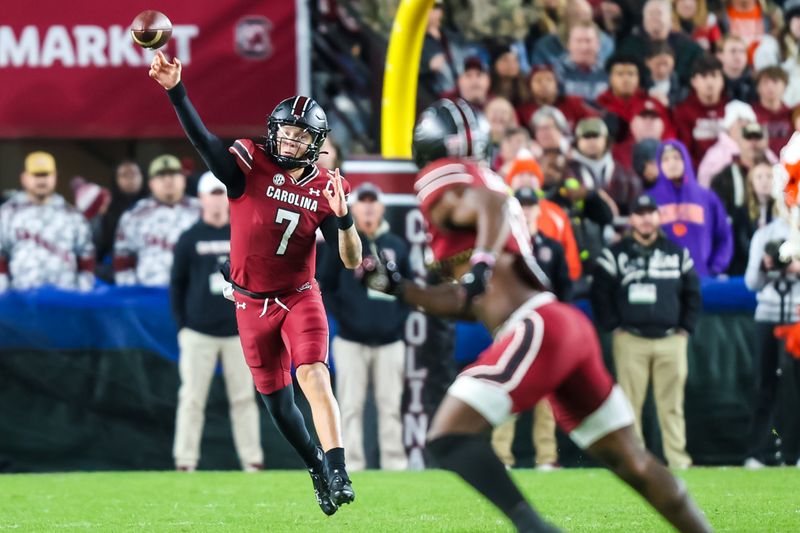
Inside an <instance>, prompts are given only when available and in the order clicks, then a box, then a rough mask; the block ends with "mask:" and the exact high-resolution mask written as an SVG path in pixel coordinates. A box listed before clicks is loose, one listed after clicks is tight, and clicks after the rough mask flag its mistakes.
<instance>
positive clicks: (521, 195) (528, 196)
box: [514, 187, 539, 205]
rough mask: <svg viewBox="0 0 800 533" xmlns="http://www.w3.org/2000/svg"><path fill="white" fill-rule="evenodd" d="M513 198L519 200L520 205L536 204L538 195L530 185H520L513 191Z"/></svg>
mask: <svg viewBox="0 0 800 533" xmlns="http://www.w3.org/2000/svg"><path fill="white" fill-rule="evenodd" d="M514 198H516V199H517V200H519V203H520V204H521V205H538V203H539V195H538V194H536V191H535V190H534V189H533V188H531V187H520V188H519V189H517V190H516V192H515V193H514Z"/></svg>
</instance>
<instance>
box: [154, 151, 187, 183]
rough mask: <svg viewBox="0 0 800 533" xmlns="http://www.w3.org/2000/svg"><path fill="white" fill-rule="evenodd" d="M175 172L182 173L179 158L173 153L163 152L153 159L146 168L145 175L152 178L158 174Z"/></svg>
mask: <svg viewBox="0 0 800 533" xmlns="http://www.w3.org/2000/svg"><path fill="white" fill-rule="evenodd" d="M175 172H177V173H179V174H183V167H182V166H181V161H180V159H178V158H177V157H175V156H174V155H170V154H164V155H160V156H158V157H156V158H155V159H153V161H152V162H151V163H150V167H149V168H148V172H147V175H148V176H149V177H151V178H152V177H154V176H158V175H159V174H173V173H175Z"/></svg>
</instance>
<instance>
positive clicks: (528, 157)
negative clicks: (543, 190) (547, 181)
mask: <svg viewBox="0 0 800 533" xmlns="http://www.w3.org/2000/svg"><path fill="white" fill-rule="evenodd" d="M524 172H528V173H530V174H533V175H534V176H536V177H537V178H538V179H539V185H541V184H542V182H543V181H544V173H543V172H542V167H540V166H539V163H538V162H537V161H536V159H534V157H533V155H532V154H531V153H530V152H527V151H525V152H524V153H523V152H521V153H520V154H519V155H518V156H517V158H516V159H515V160H514V161H513V162H512V163H511V167H509V169H508V174H506V183H508V184H509V185H511V180H513V179H514V176H516V175H517V174H522V173H524Z"/></svg>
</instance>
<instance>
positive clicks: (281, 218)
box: [275, 208, 300, 255]
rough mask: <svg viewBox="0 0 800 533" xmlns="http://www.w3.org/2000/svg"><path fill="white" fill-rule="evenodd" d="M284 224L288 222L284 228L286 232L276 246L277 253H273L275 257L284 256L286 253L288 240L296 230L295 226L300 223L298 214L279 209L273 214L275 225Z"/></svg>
mask: <svg viewBox="0 0 800 533" xmlns="http://www.w3.org/2000/svg"><path fill="white" fill-rule="evenodd" d="M284 222H289V225H288V226H286V230H285V231H284V232H283V237H281V244H280V245H279V246H278V251H277V252H275V255H284V254H285V253H286V248H287V247H288V246H289V239H291V238H292V234H293V233H294V230H296V229H297V224H298V223H300V213H295V212H294V211H289V210H288V209H282V208H279V209H278V212H277V213H275V223H276V224H282V223H284Z"/></svg>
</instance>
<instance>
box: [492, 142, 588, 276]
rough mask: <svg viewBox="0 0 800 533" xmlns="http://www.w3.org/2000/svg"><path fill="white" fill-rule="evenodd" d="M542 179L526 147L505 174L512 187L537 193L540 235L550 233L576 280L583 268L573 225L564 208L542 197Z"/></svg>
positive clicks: (548, 235)
mask: <svg viewBox="0 0 800 533" xmlns="http://www.w3.org/2000/svg"><path fill="white" fill-rule="evenodd" d="M543 180H544V174H543V173H542V169H541V167H540V166H539V163H538V162H537V161H536V159H534V157H533V155H532V154H531V153H530V152H527V151H523V152H521V153H520V154H518V155H517V158H516V159H515V160H514V162H513V163H511V167H510V168H509V170H508V173H507V174H506V183H508V185H509V186H510V187H511V189H512V190H514V191H516V190H519V189H521V188H523V187H528V188H531V189H533V190H535V191H536V192H537V194H538V195H540V198H539V210H540V214H539V223H538V229H539V231H540V232H541V233H542V234H543V235H545V236H547V237H550V238H551V239H553V240H554V241H556V242H558V243H559V244H560V245H561V246H562V247H563V248H564V254H565V255H566V258H567V267H568V270H569V277H570V279H572V280H573V281H575V280H577V279H579V278H580V277H581V273H582V269H581V257H580V253H579V252H578V244H577V242H576V241H575V235H574V233H573V231H572V225H571V224H570V221H569V217H567V214H566V213H565V212H564V210H563V209H561V208H560V207H559V206H558V205H556V204H555V203H553V202H551V201H550V200H547V199H546V198H544V194H543V192H542V185H541V184H542V181H543Z"/></svg>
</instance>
